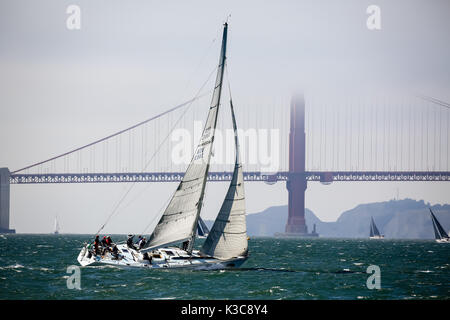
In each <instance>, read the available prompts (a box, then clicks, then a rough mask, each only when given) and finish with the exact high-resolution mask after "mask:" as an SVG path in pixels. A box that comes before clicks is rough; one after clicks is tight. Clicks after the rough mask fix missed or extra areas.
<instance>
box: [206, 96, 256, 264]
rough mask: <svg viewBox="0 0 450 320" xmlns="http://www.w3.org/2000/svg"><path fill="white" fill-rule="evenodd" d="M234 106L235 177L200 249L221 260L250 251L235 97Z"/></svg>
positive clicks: (231, 105) (243, 254) (232, 110)
mask: <svg viewBox="0 0 450 320" xmlns="http://www.w3.org/2000/svg"><path fill="white" fill-rule="evenodd" d="M230 108H231V117H232V120H233V130H234V141H235V150H236V151H235V152H236V160H235V165H234V171H233V177H232V179H231V182H230V186H229V188H228V192H227V194H226V196H225V199H224V201H223V203H222V207H221V208H220V211H219V214H218V215H217V218H216V220H215V221H214V224H213V226H212V228H211V230H210V232H209V235H208V237H207V238H206V240H205V243H204V244H203V247H202V248H201V250H200V251H201V252H202V254H205V255H209V256H212V257H215V258H218V259H229V258H233V257H237V256H246V255H247V251H248V240H247V231H246V230H247V228H246V221H245V192H244V175H243V172H242V164H241V161H240V155H239V141H238V133H237V125H236V118H235V115H234V109H233V102H232V100H231V97H230Z"/></svg>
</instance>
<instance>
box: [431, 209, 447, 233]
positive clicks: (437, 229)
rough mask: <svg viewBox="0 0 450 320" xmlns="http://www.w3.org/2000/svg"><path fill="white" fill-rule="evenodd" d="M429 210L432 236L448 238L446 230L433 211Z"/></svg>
mask: <svg viewBox="0 0 450 320" xmlns="http://www.w3.org/2000/svg"><path fill="white" fill-rule="evenodd" d="M429 210H430V213H431V220H432V221H433V229H434V236H435V237H436V239H443V238H448V234H447V232H445V230H444V228H442V226H441V224H440V223H439V221H438V219H436V216H435V215H434V213H433V211H431V209H429Z"/></svg>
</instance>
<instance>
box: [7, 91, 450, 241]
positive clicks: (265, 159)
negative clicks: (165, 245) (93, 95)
mask: <svg viewBox="0 0 450 320" xmlns="http://www.w3.org/2000/svg"><path fill="white" fill-rule="evenodd" d="M204 97H205V95H200V96H198V97H196V98H194V99H191V100H189V101H187V102H185V103H183V104H180V105H178V106H175V107H173V108H170V109H168V110H167V111H165V112H163V113H161V114H158V115H156V116H153V117H151V118H149V119H147V120H144V121H142V122H140V123H138V124H136V125H133V126H131V127H128V128H126V129H124V130H120V131H118V132H116V133H114V134H111V135H109V136H107V137H104V138H102V139H98V140H95V141H93V142H90V143H88V144H86V145H84V146H81V147H79V148H76V149H73V150H70V151H68V152H65V153H63V154H60V155H56V156H53V157H51V158H49V159H47V160H44V161H39V162H36V163H34V164H31V165H27V166H25V167H23V168H19V169H16V170H12V171H11V170H9V168H0V232H14V230H11V229H9V216H10V203H9V202H10V201H9V198H10V185H11V184H17V185H21V184H43V183H45V184H49V183H117V182H121V183H136V182H147V183H149V182H177V181H180V180H181V178H182V177H183V174H184V170H185V168H186V165H187V163H188V162H189V160H190V158H191V156H192V154H191V153H190V152H191V151H192V149H193V148H194V145H195V143H196V142H197V141H198V137H199V134H200V132H199V128H201V127H202V120H204V119H203V117H204V116H205V114H206V111H205V105H208V103H207V101H205V100H204ZM223 104H224V103H223ZM250 104H251V103H250ZM237 105H238V104H237ZM289 105H290V108H289ZM223 109H225V108H223ZM255 110H257V112H255ZM236 111H237V114H236V117H237V120H238V126H239V127H240V128H241V130H242V132H241V133H242V138H240V141H242V142H241V149H242V151H243V166H244V180H246V181H249V182H264V183H267V184H274V183H277V182H286V186H287V189H288V192H289V213H288V222H287V226H286V233H287V234H295V235H304V236H308V235H311V234H310V233H308V230H307V228H306V223H305V220H304V203H305V191H306V188H307V183H308V182H321V183H324V184H329V183H332V182H351V181H430V182H431V181H450V170H449V165H450V163H449V149H450V105H449V104H448V103H446V102H444V101H441V100H438V99H435V98H432V97H427V96H408V97H394V98H393V97H383V96H382V97H380V96H377V97H370V98H361V97H358V98H355V99H351V98H348V97H346V98H344V99H340V100H339V99H335V100H333V99H328V100H324V99H323V98H321V97H320V96H312V97H310V96H307V99H306V101H305V100H304V98H303V96H294V97H292V99H290V101H289V100H285V99H280V100H278V101H269V102H267V103H266V104H265V105H261V104H258V105H257V106H256V107H255V106H248V105H247V104H246V103H242V104H241V105H240V106H237V107H236ZM222 114H223V115H221V116H220V118H219V121H218V122H219V123H218V129H217V130H218V133H219V134H218V135H217V136H218V139H217V140H218V141H215V145H216V146H215V152H214V157H213V161H212V167H211V170H210V172H209V176H208V180H209V181H210V182H221V181H229V180H230V179H231V168H232V162H233V161H232V160H233V154H231V156H230V152H227V139H226V138H227V126H228V125H227V123H228V124H229V123H230V121H229V118H227V117H229V115H227V114H226V113H225V112H222ZM227 159H231V161H227Z"/></svg>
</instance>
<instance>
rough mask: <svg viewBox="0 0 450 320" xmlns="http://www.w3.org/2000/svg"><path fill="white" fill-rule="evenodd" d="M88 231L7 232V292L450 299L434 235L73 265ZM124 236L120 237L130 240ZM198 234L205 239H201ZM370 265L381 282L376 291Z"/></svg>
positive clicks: (260, 245) (284, 243)
mask: <svg viewBox="0 0 450 320" xmlns="http://www.w3.org/2000/svg"><path fill="white" fill-rule="evenodd" d="M89 239H90V236H86V235H0V299H449V297H450V245H449V244H437V243H435V242H433V241H407V240H404V241H398V240H383V241H376V240H372V241H369V240H350V239H320V238H319V239H296V240H294V239H273V238H253V239H251V240H250V242H249V248H250V258H249V259H248V261H247V262H246V263H245V264H244V265H243V268H241V269H239V270H230V271H228V270H227V271H223V270H222V271H188V270H148V269H121V268H117V267H103V266H102V267H86V268H81V290H76V289H68V288H67V279H68V277H69V275H70V274H68V273H67V267H68V266H70V265H78V263H77V261H76V257H77V255H78V253H79V250H80V248H81V247H82V243H83V242H84V241H86V240H89ZM124 239H125V236H113V240H124ZM201 241H202V240H199V242H198V244H201ZM369 265H377V266H379V267H380V271H381V289H380V290H376V289H374V290H369V289H368V288H367V286H366V281H367V278H368V277H369V276H370V275H369V274H367V273H366V270H367V267H368V266H369Z"/></svg>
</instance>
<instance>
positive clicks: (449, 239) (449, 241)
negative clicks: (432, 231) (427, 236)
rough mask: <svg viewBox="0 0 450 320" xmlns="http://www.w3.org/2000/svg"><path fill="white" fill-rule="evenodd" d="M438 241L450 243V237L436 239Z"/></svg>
mask: <svg viewBox="0 0 450 320" xmlns="http://www.w3.org/2000/svg"><path fill="white" fill-rule="evenodd" d="M436 242H437V243H450V238H442V239H436Z"/></svg>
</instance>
